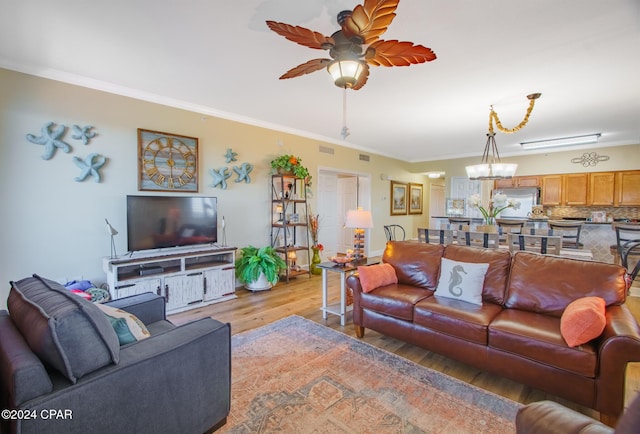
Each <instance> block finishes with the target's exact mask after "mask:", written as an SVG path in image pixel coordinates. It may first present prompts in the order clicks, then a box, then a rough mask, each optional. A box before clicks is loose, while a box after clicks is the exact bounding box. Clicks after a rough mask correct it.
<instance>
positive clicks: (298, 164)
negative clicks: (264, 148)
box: [271, 154, 311, 184]
mask: <svg viewBox="0 0 640 434" xmlns="http://www.w3.org/2000/svg"><path fill="white" fill-rule="evenodd" d="M271 168H272V169H273V170H274V172H277V171H278V169H280V170H282V171H284V172H289V173H293V174H294V175H295V176H296V177H298V178H302V179H304V180H306V182H307V184H311V175H309V170H308V169H307V168H306V167H304V166H303V165H302V158H300V157H296V156H295V155H290V154H285V155H280V156H279V157H278V158H275V159H273V160H271Z"/></svg>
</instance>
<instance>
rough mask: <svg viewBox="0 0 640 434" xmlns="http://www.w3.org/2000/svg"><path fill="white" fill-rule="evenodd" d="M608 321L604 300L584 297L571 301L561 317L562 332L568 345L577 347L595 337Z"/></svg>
mask: <svg viewBox="0 0 640 434" xmlns="http://www.w3.org/2000/svg"><path fill="white" fill-rule="evenodd" d="M606 323H607V318H606V316H605V305H604V300H603V299H602V298H600V297H582V298H579V299H577V300H574V301H572V302H571V303H569V305H568V306H567V308H566V309H565V310H564V312H563V313H562V316H561V317H560V333H562V337H563V338H564V340H565V341H567V345H569V346H570V347H577V346H578V345H582V344H584V343H586V342H589V341H590V340H591V339H595V338H597V337H598V336H600V334H602V331H603V330H604V326H605V325H606Z"/></svg>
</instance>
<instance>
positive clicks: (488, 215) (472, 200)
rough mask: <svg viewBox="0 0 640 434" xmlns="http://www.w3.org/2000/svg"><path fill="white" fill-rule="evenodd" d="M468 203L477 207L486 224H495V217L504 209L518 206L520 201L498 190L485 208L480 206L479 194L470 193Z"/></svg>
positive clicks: (517, 207)
mask: <svg viewBox="0 0 640 434" xmlns="http://www.w3.org/2000/svg"><path fill="white" fill-rule="evenodd" d="M469 205H471V206H472V207H473V208H478V210H479V211H480V212H481V213H482V217H483V218H484V222H485V225H486V226H495V224H496V217H497V216H498V214H500V213H501V212H502V211H504V210H505V209H507V208H513V209H519V208H520V202H518V201H517V200H515V199H511V198H508V197H507V195H506V194H504V193H500V192H498V193H496V194H494V195H493V197H492V198H491V200H490V201H489V206H488V207H487V208H485V207H484V206H482V200H481V199H480V195H479V194H472V195H471V196H470V197H469Z"/></svg>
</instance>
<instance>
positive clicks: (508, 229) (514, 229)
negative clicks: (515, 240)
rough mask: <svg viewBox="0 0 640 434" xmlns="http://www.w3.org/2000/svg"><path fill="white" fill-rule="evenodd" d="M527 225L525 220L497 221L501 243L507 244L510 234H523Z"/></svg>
mask: <svg viewBox="0 0 640 434" xmlns="http://www.w3.org/2000/svg"><path fill="white" fill-rule="evenodd" d="M525 223H526V221H525V220H517V219H496V224H497V225H498V233H499V234H500V241H501V242H502V243H505V242H506V240H507V235H508V234H521V233H522V228H523V227H524V224H525Z"/></svg>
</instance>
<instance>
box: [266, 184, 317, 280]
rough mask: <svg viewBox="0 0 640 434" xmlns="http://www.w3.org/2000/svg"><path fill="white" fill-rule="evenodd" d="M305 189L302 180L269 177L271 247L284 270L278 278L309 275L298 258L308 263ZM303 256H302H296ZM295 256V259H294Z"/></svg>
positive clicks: (287, 278)
mask: <svg viewBox="0 0 640 434" xmlns="http://www.w3.org/2000/svg"><path fill="white" fill-rule="evenodd" d="M307 188H308V185H307V184H306V182H305V180H304V179H302V178H297V177H295V176H293V175H272V177H271V214H272V222H271V246H272V247H275V249H276V251H277V252H278V253H279V254H280V255H282V257H283V259H284V260H285V262H286V263H287V269H286V270H285V271H284V272H283V273H282V275H281V278H282V280H284V281H285V282H289V279H290V278H293V277H298V276H301V275H306V276H309V275H310V274H309V270H308V269H304V268H301V267H299V266H298V265H297V264H298V263H299V261H300V260H301V259H305V260H306V263H307V264H308V263H309V262H310V260H309V259H310V257H311V256H310V254H309V231H308V218H307V210H308V207H307ZM302 255H304V257H302V258H301V257H300V256H302ZM294 257H295V258H294Z"/></svg>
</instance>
